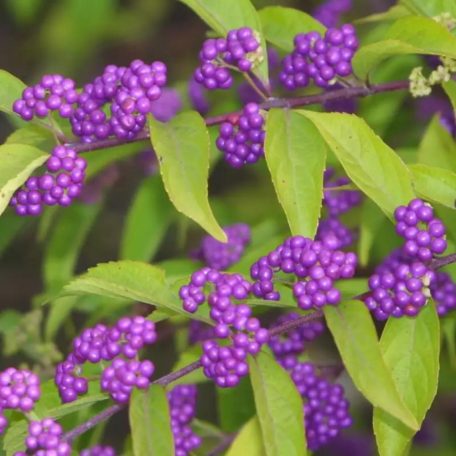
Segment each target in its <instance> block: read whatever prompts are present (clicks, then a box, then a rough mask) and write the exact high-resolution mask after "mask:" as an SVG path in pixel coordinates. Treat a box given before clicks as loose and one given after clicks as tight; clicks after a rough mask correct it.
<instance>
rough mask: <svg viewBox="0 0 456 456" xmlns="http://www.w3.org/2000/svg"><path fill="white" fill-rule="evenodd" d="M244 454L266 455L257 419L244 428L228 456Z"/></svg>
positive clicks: (249, 455) (229, 450)
mask: <svg viewBox="0 0 456 456" xmlns="http://www.w3.org/2000/svg"><path fill="white" fill-rule="evenodd" d="M242 454H245V455H248V456H264V455H265V454H266V450H265V448H264V445H263V441H262V439H261V427H260V423H259V421H258V418H257V417H254V418H252V419H251V420H250V421H248V422H247V423H246V424H244V426H242V428H241V430H240V431H239V434H238V435H237V436H236V438H235V439H234V441H233V443H232V444H231V446H230V448H229V449H228V451H227V453H226V456H239V455H242Z"/></svg>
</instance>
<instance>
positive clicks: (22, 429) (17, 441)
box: [3, 419, 28, 456]
mask: <svg viewBox="0 0 456 456" xmlns="http://www.w3.org/2000/svg"><path fill="white" fill-rule="evenodd" d="M27 427H28V421H27V420H25V419H23V420H20V421H16V422H15V423H12V424H11V425H10V426H9V427H8V428H7V430H6V432H5V434H4V436H3V449H4V450H5V452H6V456H13V455H14V454H15V453H16V452H17V451H23V450H24V448H25V437H26V436H27Z"/></svg>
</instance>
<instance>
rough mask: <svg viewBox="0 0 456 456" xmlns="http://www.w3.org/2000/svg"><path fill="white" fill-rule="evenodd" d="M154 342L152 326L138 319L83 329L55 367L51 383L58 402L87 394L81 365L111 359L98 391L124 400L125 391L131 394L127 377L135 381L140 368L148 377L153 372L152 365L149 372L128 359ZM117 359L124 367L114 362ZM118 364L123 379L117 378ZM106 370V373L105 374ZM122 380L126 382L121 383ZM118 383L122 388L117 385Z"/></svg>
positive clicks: (152, 324) (147, 366) (124, 318)
mask: <svg viewBox="0 0 456 456" xmlns="http://www.w3.org/2000/svg"><path fill="white" fill-rule="evenodd" d="M156 339H157V334H156V331H155V324H154V323H153V322H151V321H150V320H146V319H145V318H144V317H141V316H135V317H123V318H121V319H120V320H118V321H117V323H116V324H115V325H114V326H112V327H107V326H105V325H102V324H98V325H96V326H94V327H93V328H87V329H85V330H84V331H83V332H82V333H81V334H80V335H79V336H78V337H76V338H75V339H74V341H73V351H72V352H71V353H70V355H69V356H68V357H67V359H66V360H65V361H64V362H62V363H60V364H58V365H57V367H56V372H55V383H56V385H57V388H58V390H59V394H60V397H61V399H62V401H63V402H72V401H74V400H75V399H77V397H78V396H79V395H81V394H85V393H86V392H87V387H88V384H87V379H85V378H84V377H83V376H82V375H81V373H82V366H83V364H84V363H86V362H89V363H99V362H100V361H112V360H114V362H113V363H112V365H111V366H109V367H107V368H106V369H105V371H104V372H103V374H102V378H101V384H102V389H103V390H105V391H108V392H110V393H111V396H112V397H113V399H114V400H118V398H121V399H122V401H124V397H125V394H126V391H131V387H132V384H131V378H132V375H131V374H133V375H135V376H137V377H138V378H139V377H141V375H140V372H142V371H141V369H144V372H149V370H151V372H150V375H149V377H150V376H151V375H152V373H153V365H152V369H150V367H149V365H148V363H146V364H144V366H145V367H142V366H143V365H142V364H139V365H138V364H135V363H134V362H130V360H133V359H134V358H136V357H137V355H138V353H139V351H140V350H141V349H142V348H143V347H145V346H146V345H151V344H153V343H154V342H155V341H156ZM119 357H121V358H119ZM124 358H126V359H127V360H125V359H124ZM118 360H121V361H122V362H123V363H124V364H122V363H116V361H118ZM121 364H122V366H124V367H123V369H124V370H125V375H126V377H125V378H124V376H122V375H121V373H119V375H117V373H118V371H119V372H120V370H121V368H120V367H119V368H118V366H120V365H121ZM108 369H109V372H108V373H106V371H107V370H108ZM119 369H120V370H119ZM113 375H114V377H112V376H113ZM144 376H145V374H144ZM123 379H125V382H126V383H124V384H123V383H122V381H123ZM138 382H139V384H140V385H143V384H144V380H143V379H141V380H138ZM119 383H120V384H122V385H121V386H119ZM103 385H104V386H103Z"/></svg>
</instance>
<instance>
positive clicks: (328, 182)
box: [315, 168, 362, 249]
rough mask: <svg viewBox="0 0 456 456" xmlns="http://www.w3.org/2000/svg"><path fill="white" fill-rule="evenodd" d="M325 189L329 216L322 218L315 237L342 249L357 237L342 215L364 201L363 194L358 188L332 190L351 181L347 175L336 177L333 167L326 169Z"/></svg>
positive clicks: (325, 200)
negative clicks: (341, 218)
mask: <svg viewBox="0 0 456 456" xmlns="http://www.w3.org/2000/svg"><path fill="white" fill-rule="evenodd" d="M323 182H324V186H325V189H326V190H325V191H324V193H323V206H324V207H325V209H326V213H327V216H326V217H325V218H322V219H321V220H320V223H319V225H318V230H317V234H316V237H315V239H317V240H319V241H322V242H323V243H324V244H325V245H327V246H328V247H331V246H332V247H333V248H336V249H342V248H344V247H348V246H349V245H351V244H352V243H353V242H354V241H355V239H356V232H355V231H353V230H351V229H350V228H348V227H347V226H346V225H345V224H344V223H343V222H342V221H341V220H340V216H341V215H342V214H345V213H346V212H348V211H350V210H351V209H353V208H354V207H356V206H359V205H360V204H361V202H362V194H361V192H360V191H358V190H331V188H334V187H340V186H343V185H347V184H349V183H350V179H348V178H347V177H336V176H335V171H334V169H333V168H328V169H326V171H325V173H324V177H323Z"/></svg>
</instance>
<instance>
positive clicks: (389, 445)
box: [374, 303, 440, 456]
mask: <svg viewBox="0 0 456 456" xmlns="http://www.w3.org/2000/svg"><path fill="white" fill-rule="evenodd" d="M380 349H381V351H382V354H383V359H384V360H385V363H386V366H387V368H388V369H389V370H390V371H391V373H392V377H393V380H394V383H395V385H396V388H397V390H398V391H399V394H400V396H401V398H402V399H403V401H404V403H405V404H406V405H407V407H408V408H409V410H410V411H411V412H412V413H413V415H414V416H415V418H416V420H417V422H418V424H419V425H421V423H422V422H423V420H424V417H425V415H426V412H427V411H428V409H429V408H430V406H431V404H432V401H433V400H434V397H435V395H436V393H437V386H438V381H439V354H440V328H439V318H438V316H437V312H436V310H435V307H434V305H433V303H428V304H427V305H426V306H425V307H424V309H422V310H421V312H420V314H419V315H418V316H417V317H416V318H407V317H403V318H397V319H395V318H390V319H389V320H388V322H387V323H386V326H385V329H384V330H383V333H382V337H381V339H380ZM374 432H375V437H376V440H377V446H378V449H379V453H380V455H381V456H386V455H395V456H396V455H397V456H401V455H406V454H408V448H409V444H410V441H411V439H412V437H413V435H414V431H412V430H411V429H409V428H408V427H406V426H404V425H403V424H402V423H401V422H400V421H398V420H397V419H396V418H394V417H392V416H391V415H389V414H388V413H386V412H384V411H383V410H380V409H377V408H376V409H375V412H374Z"/></svg>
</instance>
